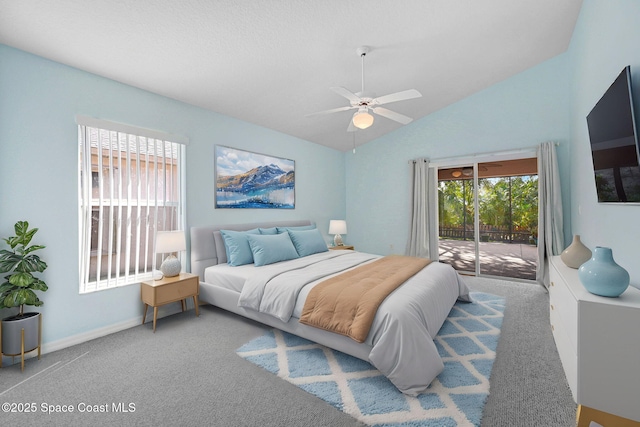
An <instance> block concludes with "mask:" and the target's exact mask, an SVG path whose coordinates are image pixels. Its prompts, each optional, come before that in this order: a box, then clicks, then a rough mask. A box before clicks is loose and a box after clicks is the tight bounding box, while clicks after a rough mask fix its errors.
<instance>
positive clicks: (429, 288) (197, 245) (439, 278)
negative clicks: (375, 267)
mask: <svg viewBox="0 0 640 427" xmlns="http://www.w3.org/2000/svg"><path fill="white" fill-rule="evenodd" d="M305 226H306V227H314V224H313V223H312V222H311V221H308V220H297V221H274V222H264V223H251V224H232V225H220V226H206V227H192V228H191V230H190V238H191V239H190V260H191V272H192V273H193V274H197V275H198V276H199V277H200V300H201V301H204V302H207V303H209V304H212V305H214V306H217V307H220V308H222V309H224V310H228V311H230V312H233V313H236V314H238V315H240V316H244V317H246V318H249V319H253V320H255V321H258V322H260V323H263V324H266V325H269V326H272V327H274V328H277V329H280V330H283V331H286V332H289V333H291V334H294V335H297V336H300V337H303V338H306V339H309V340H311V341H314V342H317V343H319V344H322V345H325V346H327V347H330V348H333V349H335V350H339V351H341V352H343V353H346V354H349V355H351V356H354V357H357V358H359V359H362V360H366V361H368V362H370V363H372V364H373V365H374V366H375V367H376V368H377V369H378V370H380V371H381V372H382V373H383V374H384V375H385V376H386V377H387V378H388V379H389V380H390V381H391V382H392V383H393V384H394V385H395V386H396V387H397V388H398V389H399V390H400V391H401V392H403V393H405V394H408V395H412V396H415V395H417V394H419V393H421V392H424V391H425V390H426V389H427V388H428V386H429V384H430V383H431V382H432V381H433V379H434V378H435V377H436V376H437V375H438V374H439V373H440V372H441V371H442V369H443V368H444V365H443V362H442V360H441V358H440V356H439V354H438V350H437V348H436V346H435V343H434V342H433V339H434V337H435V336H436V334H437V333H438V330H439V329H440V327H441V326H442V325H443V323H444V321H445V319H446V318H447V316H448V314H449V312H450V310H451V307H453V305H454V304H455V302H456V301H457V300H462V301H469V289H468V288H467V286H466V284H465V283H464V281H463V280H462V278H461V277H460V276H459V275H458V274H457V272H456V271H455V270H454V269H453V268H452V267H451V266H449V265H447V264H442V263H438V262H432V263H430V264H429V265H427V266H426V267H424V268H423V269H422V270H420V271H419V272H418V273H417V274H415V275H414V276H413V277H411V278H410V279H409V280H407V281H406V282H405V283H404V284H402V285H401V286H400V287H399V288H397V289H396V290H395V291H393V292H392V293H391V294H390V295H389V296H388V297H387V298H386V299H384V301H383V302H382V303H381V305H380V306H379V308H378V311H377V314H376V315H375V317H374V319H373V324H372V326H371V329H370V331H369V333H368V335H367V337H366V339H365V340H364V342H362V343H359V342H356V341H355V340H353V339H351V338H349V337H347V336H344V335H341V334H337V333H334V332H329V331H326V330H323V329H318V328H316V327H312V326H308V325H306V324H303V323H301V322H300V319H299V317H300V312H301V310H302V308H303V305H304V300H305V298H306V297H307V295H308V293H309V292H310V289H311V288H313V287H314V286H315V285H317V284H318V283H320V282H323V281H324V280H326V279H327V278H330V277H333V276H335V275H337V274H339V273H338V270H340V271H344V269H345V268H347V269H351V268H357V266H359V265H362V264H366V263H368V262H373V261H375V260H377V259H379V258H381V257H380V256H378V255H372V254H364V253H361V252H356V251H350V250H339V251H335V250H334V251H326V252H321V253H315V254H312V255H308V256H305V257H300V258H297V259H293V260H291V261H283V262H277V263H273V264H269V265H263V266H259V267H256V266H255V265H253V264H246V265H240V266H230V265H229V264H228V263H227V261H228V260H227V255H228V253H227V251H228V249H226V248H225V242H224V240H225V237H224V236H223V233H227V231H224V232H221V231H220V230H231V231H245V232H246V231H248V230H257V229H262V230H267V229H271V230H273V229H275V228H277V227H280V228H285V227H287V228H288V227H294V228H299V227H305ZM256 263H257V262H256ZM336 263H341V265H342V267H339V268H336V267H334V265H335V264H336ZM350 263H353V267H348V265H350ZM325 265H326V266H327V268H328V269H327V270H326V272H324V271H325V267H324V266H325ZM309 266H310V267H309ZM320 266H322V267H320ZM345 266H347V267H345ZM307 268H309V269H313V270H314V272H315V273H314V274H317V275H316V276H314V277H313V280H312V279H306V280H307V281H306V282H303V283H302V284H301V285H296V286H297V288H296V291H293V292H292V291H289V293H290V294H289V295H287V296H286V297H282V299H281V300H278V299H276V300H272V301H270V302H269V303H267V304H262V305H261V303H260V301H257V302H256V300H255V295H256V293H257V294H260V296H262V294H261V292H262V293H268V292H265V291H264V288H260V286H261V284H263V283H265V282H268V281H267V280H266V279H265V277H266V276H270V277H277V278H279V279H280V280H281V282H283V283H282V284H281V285H280V286H281V287H282V288H284V289H289V288H290V286H289V285H288V284H289V283H290V282H289V279H287V277H289V276H287V274H289V275H294V276H296V277H297V276H300V272H301V271H305V269H307ZM318 271H323V272H321V273H319V274H318ZM256 283H257V285H256ZM256 286H258V287H256ZM260 289H261V290H260ZM247 292H249V296H247V295H246V293H247ZM251 292H253V295H252V294H251ZM265 298H266V297H265ZM271 298H275V297H273V296H271ZM288 300H290V301H288ZM283 301H284V302H283ZM263 306H267V308H266V309H265V307H263ZM268 306H275V307H276V312H275V313H274V312H273V311H270V310H269V308H268ZM283 306H286V308H284V309H283Z"/></svg>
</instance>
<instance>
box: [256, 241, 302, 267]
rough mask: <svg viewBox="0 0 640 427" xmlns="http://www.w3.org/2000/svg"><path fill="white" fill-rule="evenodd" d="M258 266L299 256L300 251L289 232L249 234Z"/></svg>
mask: <svg viewBox="0 0 640 427" xmlns="http://www.w3.org/2000/svg"><path fill="white" fill-rule="evenodd" d="M247 240H248V241H249V246H250V247H251V252H253V262H254V264H255V266H256V267H260V266H262V265H267V264H273V263H274V262H280V261H286V260H289V259H294V258H298V252H297V251H296V248H295V246H293V243H292V242H291V238H290V237H289V234H288V233H284V234H273V235H267V234H259V235H253V234H249V235H247Z"/></svg>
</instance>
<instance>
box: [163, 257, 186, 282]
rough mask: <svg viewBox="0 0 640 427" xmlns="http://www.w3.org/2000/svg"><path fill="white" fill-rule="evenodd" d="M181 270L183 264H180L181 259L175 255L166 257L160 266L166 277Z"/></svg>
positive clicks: (177, 273)
mask: <svg viewBox="0 0 640 427" xmlns="http://www.w3.org/2000/svg"><path fill="white" fill-rule="evenodd" d="M180 270H182V265H180V260H179V259H178V258H176V257H175V255H169V256H168V257H166V258H165V259H164V261H162V265H161V266H160V271H162V274H164V277H174V276H177V275H179V274H180Z"/></svg>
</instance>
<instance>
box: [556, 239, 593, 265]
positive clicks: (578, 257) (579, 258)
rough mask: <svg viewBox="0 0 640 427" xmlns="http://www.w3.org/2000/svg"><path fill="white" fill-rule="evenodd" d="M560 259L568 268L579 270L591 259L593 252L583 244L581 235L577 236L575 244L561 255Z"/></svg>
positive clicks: (572, 243) (574, 240)
mask: <svg viewBox="0 0 640 427" xmlns="http://www.w3.org/2000/svg"><path fill="white" fill-rule="evenodd" d="M560 259H561V260H562V262H564V263H565V265H566V266H567V267H571V268H579V267H580V266H581V265H582V264H584V263H585V262H587V261H589V260H590V259H591V250H590V249H589V248H588V247H586V246H585V245H583V244H582V242H581V241H580V235H579V234H575V235H574V236H573V242H571V244H570V245H569V247H567V249H565V250H564V251H562V253H561V254H560Z"/></svg>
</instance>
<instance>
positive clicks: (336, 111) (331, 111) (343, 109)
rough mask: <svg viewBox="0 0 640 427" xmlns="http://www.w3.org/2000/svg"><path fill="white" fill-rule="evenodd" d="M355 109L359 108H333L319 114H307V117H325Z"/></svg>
mask: <svg viewBox="0 0 640 427" xmlns="http://www.w3.org/2000/svg"><path fill="white" fill-rule="evenodd" d="M354 108H357V107H351V106H350V107H338V108H332V109H331V110H325V111H318V112H317V113H311V114H307V115H306V116H305V117H313V116H322V115H325V114H331V113H338V112H340V111H347V110H352V109H354Z"/></svg>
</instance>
